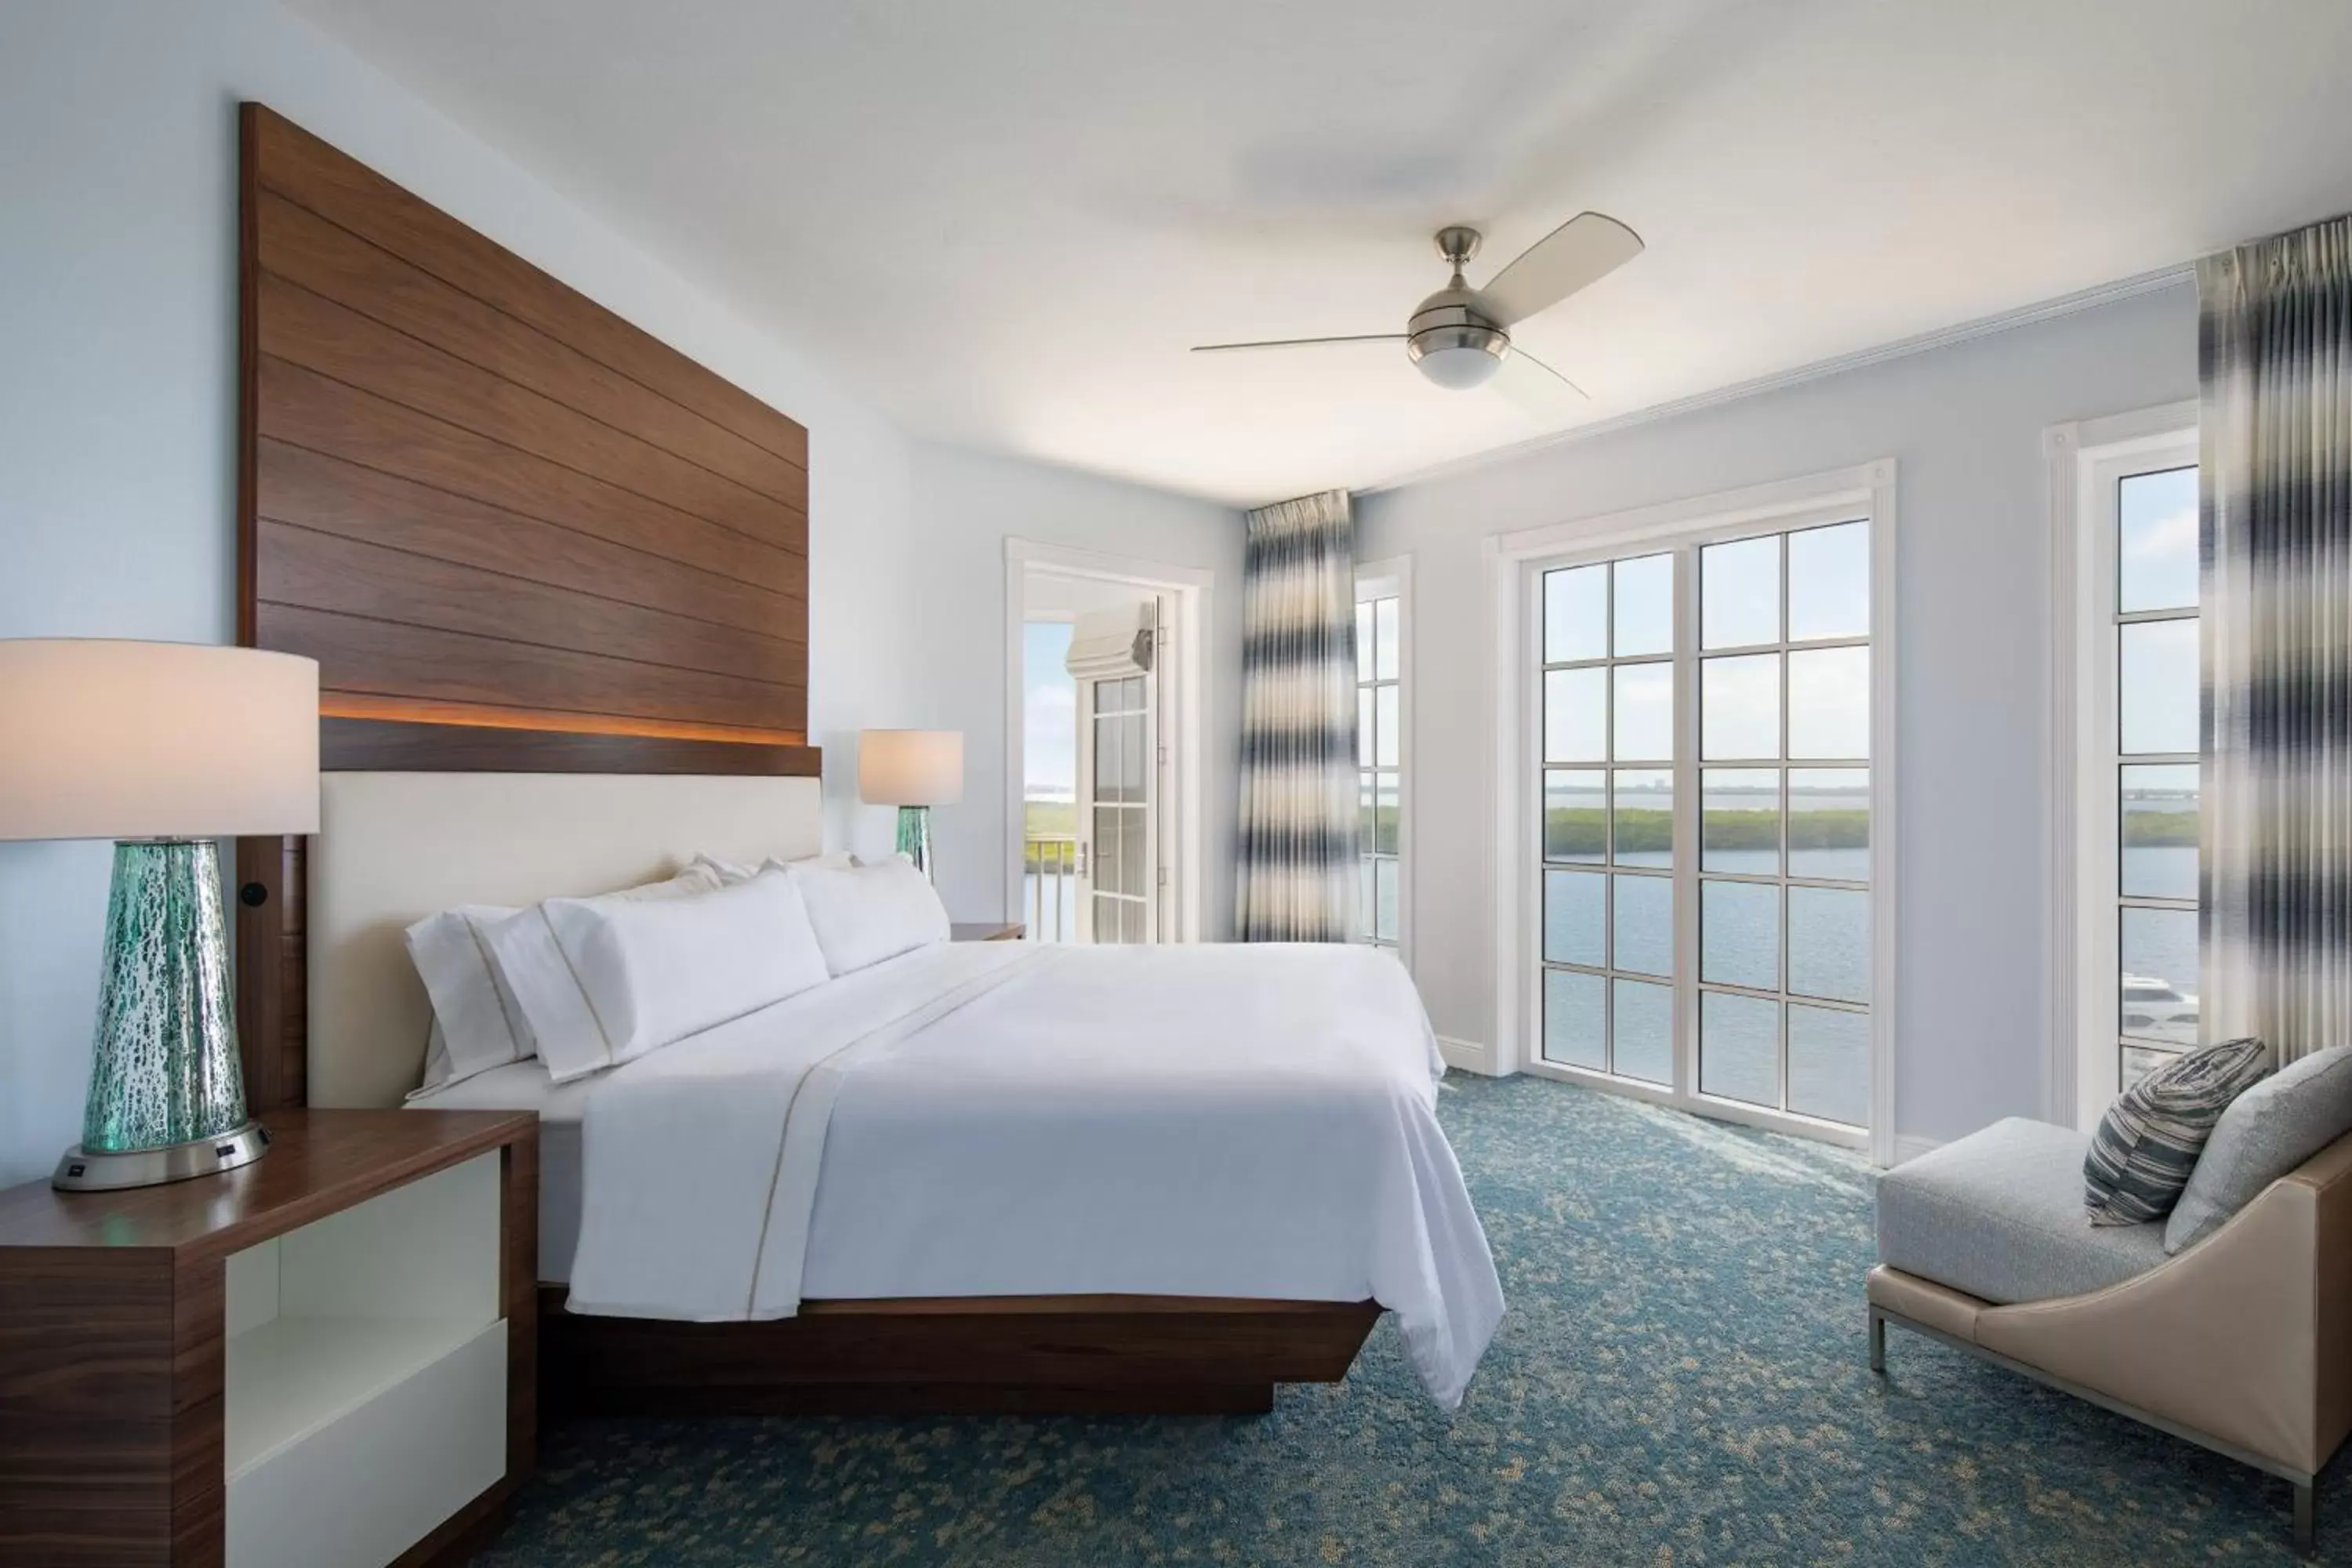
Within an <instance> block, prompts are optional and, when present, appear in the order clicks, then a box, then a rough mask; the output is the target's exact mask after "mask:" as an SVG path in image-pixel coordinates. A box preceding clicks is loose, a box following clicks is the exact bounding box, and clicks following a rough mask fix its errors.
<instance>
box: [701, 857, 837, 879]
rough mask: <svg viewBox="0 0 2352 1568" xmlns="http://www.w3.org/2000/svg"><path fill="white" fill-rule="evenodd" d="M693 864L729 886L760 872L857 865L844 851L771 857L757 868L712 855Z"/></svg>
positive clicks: (834, 869)
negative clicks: (709, 871) (717, 876)
mask: <svg viewBox="0 0 2352 1568" xmlns="http://www.w3.org/2000/svg"><path fill="white" fill-rule="evenodd" d="M694 863H695V864H696V865H698V866H701V867H704V868H708V869H709V870H712V871H716V872H717V873H719V880H720V881H722V882H726V883H729V884H732V883H736V882H748V881H750V880H751V879H752V878H754V877H756V876H758V875H759V874H760V873H761V872H762V871H775V870H784V871H789V870H791V869H793V868H794V867H796V866H807V867H811V868H823V869H825V870H832V871H845V870H847V869H848V868H850V867H852V866H855V865H856V864H857V858H856V856H854V855H852V854H851V853H850V852H849V851H848V850H846V849H835V850H830V851H828V852H826V853H825V854H823V855H806V856H803V857H802V858H800V859H798V860H779V859H778V858H776V857H774V856H773V855H771V856H769V857H768V858H766V859H764V860H762V861H761V862H760V863H759V864H758V865H757V866H747V865H745V864H744V863H743V862H742V861H740V860H721V859H719V858H718V857H716V856H713V855H697V856H696V857H695V858H694Z"/></svg>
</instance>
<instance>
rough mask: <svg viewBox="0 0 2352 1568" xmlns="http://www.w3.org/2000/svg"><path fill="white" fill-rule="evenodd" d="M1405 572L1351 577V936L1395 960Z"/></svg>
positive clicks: (1400, 898) (1403, 911) (1400, 866)
mask: <svg viewBox="0 0 2352 1568" xmlns="http://www.w3.org/2000/svg"><path fill="white" fill-rule="evenodd" d="M1409 566H1410V563H1408V562H1405V561H1395V562H1381V563H1370V564H1367V565H1366V566H1364V567H1362V568H1361V569H1360V570H1359V572H1358V574H1357V577H1356V791H1357V798H1358V802H1359V805H1360V812H1361V817H1360V830H1359V837H1358V843H1357V857H1358V860H1357V868H1358V878H1359V881H1358V886H1359V892H1358V898H1357V930H1358V934H1359V936H1360V938H1361V940H1363V941H1365V942H1370V943H1372V944H1373V945H1374V946H1376V947H1386V948H1391V949H1394V950H1396V951H1397V952H1399V954H1400V955H1402V953H1403V951H1404V948H1405V925H1406V921H1407V918H1408V910H1410V908H1411V903H1410V900H1409V898H1408V896H1407V894H1408V889H1407V879H1406V868H1405V829H1404V792H1405V758H1406V756H1407V754H1408V752H1409V751H1410V749H1411V748H1410V743H1409V740H1408V736H1409V721H1408V716H1407V711H1406V700H1405V671H1406V669H1407V668H1408V666H1409V665H1410V663H1411V660H1410V658H1409V657H1408V655H1407V652H1406V636H1407V633H1406V627H1405V606H1406V601H1407V599H1408V597H1409V596H1410V595H1409V576H1408V569H1409Z"/></svg>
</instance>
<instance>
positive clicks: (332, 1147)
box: [0, 1110, 539, 1568]
mask: <svg viewBox="0 0 2352 1568" xmlns="http://www.w3.org/2000/svg"><path fill="white" fill-rule="evenodd" d="M264 1120H265V1121H266V1123H267V1125H268V1128H269V1131H270V1136H271V1140H272V1142H271V1147H270V1151H269V1153H268V1155H267V1156H266V1157H265V1158H263V1159H261V1160H260V1161H258V1162H257V1163H254V1164H251V1165H247V1166H245V1167H243V1168H242V1169H239V1170H236V1171H231V1172H228V1173H226V1174H223V1175H216V1176H206V1177H202V1178H199V1179H197V1180H195V1181H190V1182H180V1183H175V1184H172V1185H170V1186H162V1187H142V1188H138V1189H134V1190H131V1191H128V1192H112V1193H58V1192H53V1191H51V1190H50V1189H49V1187H48V1186H47V1185H46V1184H39V1185H29V1186H22V1187H16V1188H12V1189H10V1190H9V1191H7V1192H5V1193H0V1562H5V1563H72V1564H76V1565H91V1568H95V1565H99V1564H115V1563H122V1564H130V1563H142V1564H165V1563H168V1564H172V1565H173V1568H180V1565H183V1564H205V1568H215V1565H219V1564H224V1563H235V1564H237V1565H238V1568H248V1565H257V1564H278V1563H286V1564H300V1565H304V1568H345V1565H350V1568H358V1565H360V1564H383V1563H394V1562H398V1563H403V1564H409V1563H426V1562H430V1561H432V1560H433V1558H434V1557H435V1556H436V1555H437V1554H439V1553H441V1552H444V1551H446V1550H447V1549H450V1548H452V1547H462V1546H465V1545H469V1544H470V1543H471V1542H470V1541H469V1540H468V1539H467V1538H468V1536H469V1534H470V1532H472V1531H475V1530H476V1529H477V1528H478V1527H480V1526H483V1525H485V1524H486V1523H487V1522H488V1521H489V1519H490V1517H491V1515H492V1514H493V1513H495V1511H496V1510H497V1509H498V1507H499V1504H500V1503H502V1502H503V1501H504V1500H505V1499H506V1496H507V1494H508V1493H509V1491H511V1490H512V1489H514V1487H515V1485H516V1484H517V1483H518V1482H519V1481H520V1480H521V1479H523V1478H524V1477H526V1476H528V1475H529V1474H530V1470H531V1467H532V1464H533V1462H534V1459H535V1457H536V1453H537V1417H536V1409H537V1402H536V1383H537V1376H538V1320H537V1317H536V1314H535V1312H534V1310H533V1300H534V1290H533V1285H534V1282H535V1277H536V1275H537V1273H538V1252H539V1123H538V1120H537V1119H536V1118H535V1117H532V1116H530V1115H513V1114H509V1113H507V1112H504V1111H421V1110H277V1111H272V1112H270V1113H269V1114H268V1116H267V1117H266V1118H265V1119H264Z"/></svg>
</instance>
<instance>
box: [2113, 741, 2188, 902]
mask: <svg viewBox="0 0 2352 1568" xmlns="http://www.w3.org/2000/svg"><path fill="white" fill-rule="evenodd" d="M2116 771H2117V772H2118V773H2120V774H2121V775H2122V793H2123V799H2122V803H2121V804H2122V807H2123V809H2122V819H2123V894H2124V897H2126V898H2127V899H2194V898H2196V897H2197V803H2198V782H2197V764H2196V763H2159V764H2156V765H2153V766H2149V765H2142V766H2137V767H2124V768H2120V769H2118V770H2116Z"/></svg>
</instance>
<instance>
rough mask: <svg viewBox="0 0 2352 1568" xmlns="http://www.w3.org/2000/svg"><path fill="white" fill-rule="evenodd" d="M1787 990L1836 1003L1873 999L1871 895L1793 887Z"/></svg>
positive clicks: (1836, 889)
mask: <svg viewBox="0 0 2352 1568" xmlns="http://www.w3.org/2000/svg"><path fill="white" fill-rule="evenodd" d="M1789 989H1790V991H1791V992H1794V993H1799V994H1803V995H1807V996H1826V997H1828V998H1830V999H1831V1000H1832V1001H1833V1002H1867V1001H1869V1000H1870V895H1869V894H1868V893H1863V892H1849V891H1847V890H1845V889H1839V888H1791V889H1789Z"/></svg>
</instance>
